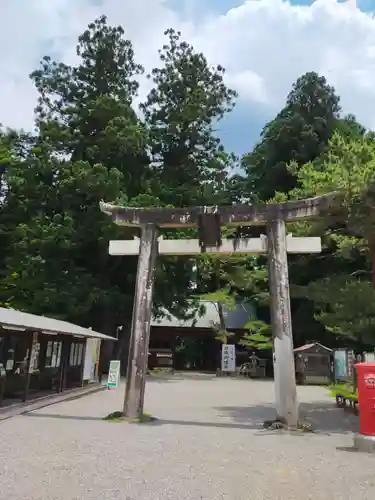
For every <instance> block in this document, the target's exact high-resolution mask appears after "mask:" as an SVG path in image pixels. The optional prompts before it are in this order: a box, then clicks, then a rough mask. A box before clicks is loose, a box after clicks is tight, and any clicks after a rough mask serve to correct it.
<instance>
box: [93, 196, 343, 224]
mask: <svg viewBox="0 0 375 500" xmlns="http://www.w3.org/2000/svg"><path fill="white" fill-rule="evenodd" d="M334 195H335V193H329V194H326V195H322V196H315V197H313V198H307V199H304V200H296V201H288V202H285V203H274V204H273V203H270V204H260V205H245V204H241V205H232V206H220V207H219V206H201V207H199V206H198V207H187V208H158V207H152V208H135V207H124V206H119V205H113V204H110V203H105V202H100V209H101V211H102V212H104V213H105V214H107V215H109V216H110V217H111V218H112V220H113V222H114V223H115V224H117V225H119V226H133V227H139V226H142V225H144V224H150V223H151V224H155V225H156V226H158V227H160V228H179V227H199V226H200V225H201V220H200V219H201V217H202V215H208V216H210V217H212V216H217V217H218V222H219V224H220V225H224V226H226V225H228V226H252V225H265V224H266V223H267V221H269V220H275V219H281V220H283V221H284V222H294V221H297V220H300V219H308V218H312V217H317V216H319V215H321V213H322V211H323V210H324V209H326V208H327V207H328V205H329V204H330V203H331V201H332V199H333V197H334Z"/></svg>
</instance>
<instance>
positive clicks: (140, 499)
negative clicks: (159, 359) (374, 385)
mask: <svg viewBox="0 0 375 500" xmlns="http://www.w3.org/2000/svg"><path fill="white" fill-rule="evenodd" d="M122 396H123V387H121V388H120V389H118V390H116V391H105V392H100V393H96V394H94V395H91V396H86V397H84V398H81V399H77V400H74V401H69V402H64V403H60V404H57V405H54V406H50V407H47V408H44V409H41V410H38V411H35V412H33V413H30V414H28V415H24V416H18V417H15V418H12V419H10V420H6V421H4V422H2V423H0V432H1V440H0V456H1V458H2V460H1V465H0V500H21V499H22V500H25V499H27V500H94V499H95V500H96V499H98V500H99V499H100V500H115V499H121V500H188V499H190V500H200V499H202V500H249V499H251V500H265V499H272V500H278V499H279V500H306V499H312V500H335V499H337V500H338V499H340V500H346V499H348V500H349V499H350V500H353V499H354V498H355V499H356V500H362V499H363V500H367V499H368V500H370V499H371V500H373V499H374V498H375V474H374V470H375V456H373V455H366V454H360V453H354V452H352V451H350V447H351V446H352V441H353V438H352V433H351V432H352V431H353V430H355V429H356V425H357V423H358V418H357V417H354V416H349V415H348V416H347V415H345V414H344V412H343V411H342V410H337V409H334V408H333V404H332V402H331V401H330V399H329V397H328V393H327V391H326V390H325V389H324V388H316V387H300V388H299V397H300V401H301V407H302V410H303V412H304V413H305V414H306V416H307V418H309V419H310V420H312V421H313V422H315V424H316V425H317V426H318V427H319V429H320V431H319V432H318V433H316V434H315V433H314V434H294V435H288V434H285V433H281V432H280V431H273V432H269V431H265V430H263V429H262V427H261V424H262V422H263V421H264V420H266V419H271V418H272V417H273V416H274V413H273V409H272V402H273V399H274V394H273V384H272V383H271V382H265V381H262V382H255V381H250V380H237V379H227V378H218V379H217V378H211V377H208V376H204V375H202V376H195V377H192V376H186V375H182V376H175V377H173V378H172V380H167V379H165V380H156V379H153V380H151V381H150V382H149V383H148V384H147V393H146V410H147V411H148V412H150V413H152V414H153V415H155V416H156V417H158V418H159V420H158V422H156V423H152V424H142V425H135V424H126V423H109V422H105V421H103V420H101V418H102V417H104V416H106V415H107V414H108V413H110V412H112V411H114V410H118V409H120V408H121V401H122Z"/></svg>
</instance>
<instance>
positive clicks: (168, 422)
mask: <svg viewBox="0 0 375 500" xmlns="http://www.w3.org/2000/svg"><path fill="white" fill-rule="evenodd" d="M22 416H23V417H31V418H52V419H57V420H78V421H102V422H104V420H103V418H102V417H89V416H79V415H61V414H58V413H25V414H24V415H22ZM141 425H151V426H161V425H181V426H186V425H187V426H192V427H217V428H219V429H257V430H262V427H261V425H252V424H251V423H249V424H235V423H230V422H228V423H226V422H196V421H193V420H169V419H158V418H156V420H154V421H152V422H144V423H142V424H141Z"/></svg>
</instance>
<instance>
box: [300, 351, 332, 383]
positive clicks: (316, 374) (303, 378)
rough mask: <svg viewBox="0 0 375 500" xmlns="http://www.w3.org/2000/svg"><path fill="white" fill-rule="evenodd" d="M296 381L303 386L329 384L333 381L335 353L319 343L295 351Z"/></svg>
mask: <svg viewBox="0 0 375 500" xmlns="http://www.w3.org/2000/svg"><path fill="white" fill-rule="evenodd" d="M294 356H295V367H296V380H297V383H298V384H300V385H302V384H328V383H330V381H331V379H332V356H333V351H332V349H330V348H329V347H326V346H324V345H322V344H319V342H314V343H311V344H305V345H303V346H301V347H297V348H296V349H294Z"/></svg>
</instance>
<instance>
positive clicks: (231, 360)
mask: <svg viewBox="0 0 375 500" xmlns="http://www.w3.org/2000/svg"><path fill="white" fill-rule="evenodd" d="M221 371H222V372H235V371H236V346H235V345H230V344H223V345H222V350H221Z"/></svg>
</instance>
